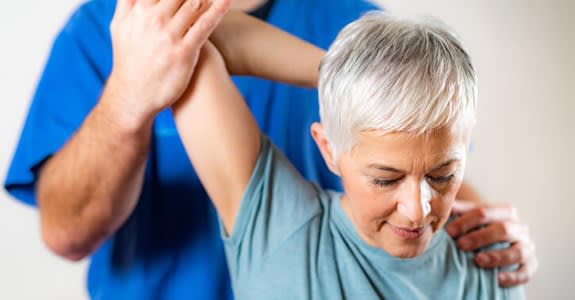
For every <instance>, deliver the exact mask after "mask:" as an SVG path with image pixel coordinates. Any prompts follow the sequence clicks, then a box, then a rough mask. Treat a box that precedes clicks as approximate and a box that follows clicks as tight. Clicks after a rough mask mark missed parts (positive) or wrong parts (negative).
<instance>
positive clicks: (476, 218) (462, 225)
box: [445, 204, 519, 237]
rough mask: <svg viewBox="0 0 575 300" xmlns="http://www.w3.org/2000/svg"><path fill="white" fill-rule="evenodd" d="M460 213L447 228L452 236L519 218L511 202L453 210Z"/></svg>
mask: <svg viewBox="0 0 575 300" xmlns="http://www.w3.org/2000/svg"><path fill="white" fill-rule="evenodd" d="M453 213H454V214H459V216H457V217H456V218H455V219H454V220H453V221H452V222H451V223H449V224H447V226H446V228H445V229H446V230H447V233H449V235H450V236H452V237H458V236H460V235H462V234H464V233H466V232H468V231H470V230H472V229H476V228H478V227H480V226H484V225H488V224H490V223H493V222H505V221H517V220H519V217H518V214H517V210H516V209H515V207H513V206H512V205H510V204H490V205H482V206H475V207H466V208H465V209H459V210H456V211H454V212H453Z"/></svg>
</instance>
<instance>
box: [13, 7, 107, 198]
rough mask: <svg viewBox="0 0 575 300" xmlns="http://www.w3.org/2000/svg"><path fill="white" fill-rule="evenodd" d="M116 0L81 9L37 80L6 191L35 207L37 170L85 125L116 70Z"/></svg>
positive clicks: (58, 41) (56, 41) (58, 39)
mask: <svg viewBox="0 0 575 300" xmlns="http://www.w3.org/2000/svg"><path fill="white" fill-rule="evenodd" d="M111 4H112V3H111V1H108V2H104V1H93V2H89V3H86V4H84V5H82V6H81V7H80V8H78V10H76V12H75V13H74V14H73V15H72V17H71V18H70V19H69V21H68V23H67V24H66V25H65V26H64V28H63V29H62V30H61V31H60V33H59V34H58V36H57V37H56V39H55V40H54V43H53V45H52V50H51V53H50V55H49V57H48V60H47V62H46V65H45V68H44V71H43V73H42V75H41V78H40V81H39V82H38V85H37V88H36V92H35V94H34V97H33V99H32V102H31V105H30V108H29V111H28V116H27V118H26V121H25V123H24V126H23V129H22V132H21V135H20V139H19V142H18V144H17V146H16V151H15V152H14V156H13V158H12V162H11V164H10V167H9V170H8V174H7V176H6V179H5V182H4V187H5V189H6V190H7V191H8V192H9V193H10V194H11V195H12V196H14V197H16V198H17V199H19V200H20V201H22V202H24V203H27V204H30V205H35V204H36V199H35V182H36V179H37V170H38V168H39V167H40V166H41V164H42V163H43V162H44V161H45V160H46V159H47V158H49V157H50V156H51V155H52V154H54V153H55V152H56V151H58V150H59V149H60V148H61V147H62V146H63V145H64V143H65V142H66V141H67V140H68V139H69V138H70V136H71V135H72V134H73V133H74V132H75V131H76V130H77V129H78V128H79V127H80V125H81V124H82V122H83V120H84V119H85V117H86V116H87V115H88V113H89V112H90V111H91V109H92V108H93V106H94V105H95V104H96V102H97V100H98V99H99V96H100V93H101V90H102V87H103V85H104V82H105V80H106V78H107V76H108V74H109V72H110V71H109V70H110V67H111V45H110V38H109V30H108V24H109V21H108V19H111V16H112V14H113V7H111V6H110V5H111Z"/></svg>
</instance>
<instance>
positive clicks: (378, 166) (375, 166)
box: [369, 163, 405, 173]
mask: <svg viewBox="0 0 575 300" xmlns="http://www.w3.org/2000/svg"><path fill="white" fill-rule="evenodd" d="M369 168H370V169H378V170H382V171H388V172H393V173H405V171H402V170H399V169H396V168H394V167H390V166H386V165H382V164H376V163H373V164H370V165H369Z"/></svg>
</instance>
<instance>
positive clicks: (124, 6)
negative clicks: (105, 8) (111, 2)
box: [114, 0, 136, 19]
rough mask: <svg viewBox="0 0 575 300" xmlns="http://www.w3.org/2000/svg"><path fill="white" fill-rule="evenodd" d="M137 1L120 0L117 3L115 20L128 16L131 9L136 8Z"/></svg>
mask: <svg viewBox="0 0 575 300" xmlns="http://www.w3.org/2000/svg"><path fill="white" fill-rule="evenodd" d="M135 1H136V0H118V1H116V10H115V12H114V19H116V18H123V17H124V16H126V15H127V14H128V12H129V11H130V9H131V8H132V7H133V6H134V2H135Z"/></svg>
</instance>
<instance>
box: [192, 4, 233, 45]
mask: <svg viewBox="0 0 575 300" xmlns="http://www.w3.org/2000/svg"><path fill="white" fill-rule="evenodd" d="M231 4H232V0H211V3H209V4H208V8H207V10H206V11H205V12H204V13H203V14H201V16H200V17H199V18H198V20H197V21H196V22H195V23H194V25H193V26H192V27H190V29H189V30H188V32H187V33H186V35H185V37H184V39H185V41H186V43H187V45H188V47H194V46H195V45H203V44H204V43H205V42H206V40H207V39H208V37H209V36H210V35H211V34H212V32H213V31H214V29H215V28H216V26H217V25H218V24H219V23H220V20H221V19H222V17H223V16H224V15H225V14H226V13H227V12H228V10H229V9H230V6H231Z"/></svg>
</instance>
